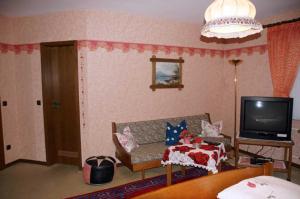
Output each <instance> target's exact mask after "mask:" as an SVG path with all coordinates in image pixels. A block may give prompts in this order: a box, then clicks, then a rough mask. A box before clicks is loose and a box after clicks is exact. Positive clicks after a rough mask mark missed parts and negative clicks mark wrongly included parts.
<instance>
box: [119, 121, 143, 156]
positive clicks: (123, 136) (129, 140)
mask: <svg viewBox="0 0 300 199" xmlns="http://www.w3.org/2000/svg"><path fill="white" fill-rule="evenodd" d="M116 136H117V138H118V140H119V142H120V144H121V145H122V147H123V148H124V149H125V150H126V151H127V152H128V153H130V152H131V151H132V150H133V149H135V148H138V147H139V145H138V144H137V142H136V140H135V138H134V137H133V135H132V133H131V130H130V128H129V127H128V126H126V127H125V128H124V129H123V133H116Z"/></svg>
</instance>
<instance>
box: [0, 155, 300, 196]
mask: <svg viewBox="0 0 300 199" xmlns="http://www.w3.org/2000/svg"><path fill="white" fill-rule="evenodd" d="M230 162H232V160H230ZM178 169H179V168H177V169H175V170H178ZM164 173H165V169H164V168H162V167H161V168H157V169H151V170H148V171H147V172H146V177H152V176H156V175H161V174H164ZM275 176H278V177H281V178H286V174H282V173H275ZM140 179H141V174H140V173H132V172H131V171H130V170H129V169H127V168H126V167H118V168H117V171H116V174H115V177H114V179H113V181H112V182H110V183H107V184H103V185H98V186H92V185H86V184H84V182H83V180H82V172H81V171H79V170H78V167H76V166H70V165H61V164H56V165H53V166H50V167H47V166H41V165H35V164H28V163H18V164H16V165H13V166H11V167H9V168H6V169H5V170H2V171H0V198H1V199H16V198H22V199H23V198H26V199H27V198H28V199H35V198H43V199H50V198H51V199H52V198H53V199H54V198H55V199H56V198H65V197H68V196H74V195H79V194H83V193H88V192H92V191H97V190H101V189H105V188H109V187H114V186H117V185H121V184H124V183H128V182H132V181H136V180H140ZM292 181H293V182H295V183H297V184H300V169H299V168H293V171H292Z"/></svg>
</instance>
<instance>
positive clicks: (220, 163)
mask: <svg viewBox="0 0 300 199" xmlns="http://www.w3.org/2000/svg"><path fill="white" fill-rule="evenodd" d="M222 163H223V161H220V162H219V165H218V167H217V169H218V172H221V171H222Z"/></svg>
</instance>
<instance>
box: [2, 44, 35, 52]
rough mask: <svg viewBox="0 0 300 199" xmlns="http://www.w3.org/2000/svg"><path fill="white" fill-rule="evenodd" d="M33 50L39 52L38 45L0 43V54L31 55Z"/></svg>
mask: <svg viewBox="0 0 300 199" xmlns="http://www.w3.org/2000/svg"><path fill="white" fill-rule="evenodd" d="M34 50H40V44H39V43H36V44H5V43H0V52H1V53H2V54H6V53H8V52H13V53H15V54H20V53H21V52H26V53H27V54H31V53H32V52H33V51H34Z"/></svg>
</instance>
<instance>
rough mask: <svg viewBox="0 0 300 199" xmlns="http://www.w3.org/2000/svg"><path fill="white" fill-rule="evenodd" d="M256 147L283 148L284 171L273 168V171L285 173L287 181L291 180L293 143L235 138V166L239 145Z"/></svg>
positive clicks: (236, 164)
mask: <svg viewBox="0 0 300 199" xmlns="http://www.w3.org/2000/svg"><path fill="white" fill-rule="evenodd" d="M241 144H246V145H257V146H272V147H283V148H284V160H283V161H284V162H285V164H286V169H277V168H274V171H280V172H286V173H287V180H291V166H292V153H293V146H294V142H293V141H272V140H258V139H249V138H237V139H236V141H235V166H236V167H238V166H239V165H238V160H239V145H241Z"/></svg>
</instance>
